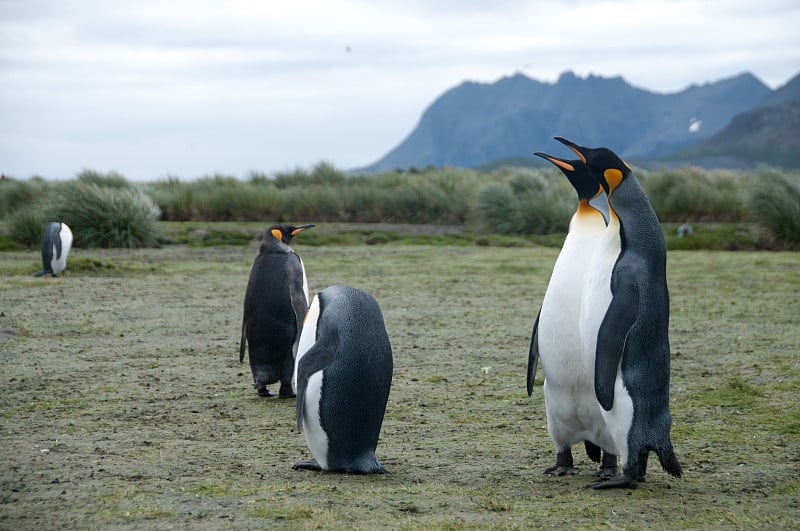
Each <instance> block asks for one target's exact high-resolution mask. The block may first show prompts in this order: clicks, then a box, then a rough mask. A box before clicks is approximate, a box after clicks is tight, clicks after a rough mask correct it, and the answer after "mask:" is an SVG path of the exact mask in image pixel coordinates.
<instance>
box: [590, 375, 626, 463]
mask: <svg viewBox="0 0 800 531" xmlns="http://www.w3.org/2000/svg"><path fill="white" fill-rule="evenodd" d="M597 407H598V408H600V411H601V412H602V414H603V419H604V420H605V424H606V426H608V431H609V433H610V434H611V437H612V438H613V439H614V443H615V444H616V446H617V450H618V452H619V454H618V455H619V462H620V463H621V464H622V465H623V466H627V465H628V457H629V453H630V452H629V451H628V432H629V431H630V430H631V424H632V423H633V400H632V399H631V395H630V394H629V393H628V390H627V389H626V388H625V384H624V383H623V382H622V370H621V369H619V368H617V379H616V381H615V382H614V405H613V406H612V408H611V411H606V410H604V409H603V408H602V407H600V406H599V404H598V406H597Z"/></svg>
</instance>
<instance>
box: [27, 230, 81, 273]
mask: <svg viewBox="0 0 800 531" xmlns="http://www.w3.org/2000/svg"><path fill="white" fill-rule="evenodd" d="M71 247H72V231H71V230H70V228H69V227H68V226H67V224H66V223H60V222H57V221H53V222H50V223H48V224H47V226H46V227H45V229H44V238H43V239H42V270H41V271H39V272H38V273H36V274H35V276H37V277H40V276H42V275H46V274H48V273H49V274H51V275H52V276H54V277H55V276H58V274H59V273H61V272H62V271H64V270H65V269H66V268H67V256H68V255H69V250H70V248H71Z"/></svg>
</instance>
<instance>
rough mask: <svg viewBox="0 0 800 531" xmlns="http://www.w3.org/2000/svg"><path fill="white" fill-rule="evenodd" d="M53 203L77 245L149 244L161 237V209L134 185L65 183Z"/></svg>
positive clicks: (56, 212)
mask: <svg viewBox="0 0 800 531" xmlns="http://www.w3.org/2000/svg"><path fill="white" fill-rule="evenodd" d="M58 197H59V201H58V202H57V203H55V204H53V206H52V207H51V209H52V211H53V213H54V217H55V219H60V220H62V221H63V222H65V223H66V224H67V225H69V226H70V228H71V229H72V232H73V234H74V237H75V245H76V246H78V247H127V248H134V247H147V246H152V245H155V244H156V243H157V241H158V232H157V230H156V225H155V222H156V221H157V220H158V218H159V215H160V213H161V211H160V210H159V208H158V207H157V206H156V205H155V203H153V201H152V200H151V199H150V198H149V197H148V196H147V195H145V194H144V193H142V192H141V191H139V190H137V189H135V188H113V187H100V186H98V185H96V184H84V183H82V182H77V183H66V184H65V185H63V186H62V190H61V193H60V194H58Z"/></svg>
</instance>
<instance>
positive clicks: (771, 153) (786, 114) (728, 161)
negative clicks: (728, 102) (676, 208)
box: [666, 101, 800, 169]
mask: <svg viewBox="0 0 800 531" xmlns="http://www.w3.org/2000/svg"><path fill="white" fill-rule="evenodd" d="M666 160H668V161H671V162H673V163H674V162H684V161H685V163H687V164H692V165H695V166H701V167H707V168H748V167H753V166H757V165H761V164H765V165H770V166H780V167H783V168H789V169H800V101H784V102H783V103H778V104H776V105H769V106H766V107H758V108H756V109H753V110H752V111H747V112H744V113H741V114H738V115H737V116H735V117H734V118H733V120H732V121H731V123H730V125H729V126H728V127H726V128H725V129H723V130H722V131H720V132H719V133H717V134H715V135H714V136H712V137H711V138H708V139H706V140H704V141H702V142H700V143H699V144H698V145H697V146H694V147H692V148H689V149H685V150H682V151H679V152H677V153H675V154H673V155H671V156H669V157H667V158H666Z"/></svg>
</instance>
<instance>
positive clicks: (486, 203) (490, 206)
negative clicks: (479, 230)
mask: <svg viewBox="0 0 800 531" xmlns="http://www.w3.org/2000/svg"><path fill="white" fill-rule="evenodd" d="M576 204H577V199H576V196H575V192H574V191H573V190H572V188H571V187H570V186H569V183H568V182H567V181H566V180H565V179H564V180H556V179H554V178H546V177H545V176H544V174H542V173H541V172H539V171H536V170H522V169H517V170H515V172H514V174H512V175H511V176H510V177H509V178H507V179H506V180H504V181H499V182H492V183H489V184H487V185H486V186H484V187H483V188H482V189H481V190H480V191H479V192H478V198H477V210H478V215H479V216H480V218H481V219H482V220H483V222H484V225H485V227H486V229H487V230H488V231H490V232H498V233H500V234H551V233H554V232H565V231H566V230H567V228H568V226H569V220H570V218H571V217H572V213H573V212H574V210H575V206H576Z"/></svg>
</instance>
